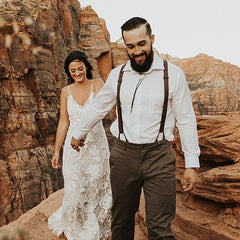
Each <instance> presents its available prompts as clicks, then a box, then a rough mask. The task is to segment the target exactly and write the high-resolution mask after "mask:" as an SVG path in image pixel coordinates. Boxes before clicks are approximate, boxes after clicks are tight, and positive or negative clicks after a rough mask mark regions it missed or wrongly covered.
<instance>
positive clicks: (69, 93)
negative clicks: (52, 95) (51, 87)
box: [68, 85, 71, 96]
mask: <svg viewBox="0 0 240 240" xmlns="http://www.w3.org/2000/svg"><path fill="white" fill-rule="evenodd" d="M70 95H71V92H70V85H68V96H70Z"/></svg>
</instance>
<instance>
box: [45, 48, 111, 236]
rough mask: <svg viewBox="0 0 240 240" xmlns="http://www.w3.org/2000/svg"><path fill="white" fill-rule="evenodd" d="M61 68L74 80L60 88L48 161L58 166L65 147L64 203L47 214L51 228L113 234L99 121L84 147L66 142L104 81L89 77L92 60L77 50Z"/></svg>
mask: <svg viewBox="0 0 240 240" xmlns="http://www.w3.org/2000/svg"><path fill="white" fill-rule="evenodd" d="M64 67H65V72H66V73H67V75H68V76H69V78H70V79H71V81H72V84H70V85H68V86H66V87H64V88H63V89H62V91H61V99H60V118H59V123H58V128H57V133H56V142H55V149H54V154H53V157H52V167H53V168H56V169H57V168H59V167H60V165H59V151H60V149H61V147H62V144H63V142H64V139H65V143H64V148H63V165H62V172H63V177H64V198H63V202H62V206H61V207H60V208H59V209H58V210H57V211H56V212H54V213H53V214H52V215H51V216H50V217H49V219H48V224H49V228H50V229H51V230H52V231H53V232H54V233H55V234H56V235H57V236H60V235H61V234H62V233H64V235H65V236H66V238H67V239H68V240H86V239H87V240H98V239H99V240H105V239H108V238H109V237H110V234H111V210H110V208H111V204H112V195H111V187H110V179H109V174H110V168H109V148H108V142H107V138H106V134H105V131H104V128H103V125H102V122H101V121H100V122H99V123H98V124H96V126H95V127H94V128H93V130H92V131H91V132H90V133H89V134H88V135H87V137H86V139H85V141H84V144H85V145H84V147H82V148H81V150H80V151H79V152H77V151H75V150H74V149H73V148H72V147H71V145H70V143H71V137H72V134H71V133H72V131H73V129H75V128H76V126H77V124H78V121H79V119H80V116H81V113H82V111H83V110H84V109H85V108H87V107H88V105H89V104H91V102H92V100H93V99H94V97H95V96H96V95H97V93H98V91H99V90H100V89H101V87H102V86H103V81H102V80H92V72H91V71H92V66H91V64H90V63H89V62H88V60H87V56H86V55H85V54H84V53H83V52H80V51H73V52H71V53H70V54H69V55H68V56H67V58H66V60H65V65H64Z"/></svg>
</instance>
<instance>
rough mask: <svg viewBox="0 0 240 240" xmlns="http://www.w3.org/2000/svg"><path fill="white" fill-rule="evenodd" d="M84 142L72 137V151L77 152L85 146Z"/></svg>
mask: <svg viewBox="0 0 240 240" xmlns="http://www.w3.org/2000/svg"><path fill="white" fill-rule="evenodd" d="M84 141H85V139H81V140H77V139H75V138H74V137H72V140H71V146H72V148H73V149H74V150H76V151H77V152H79V151H80V147H83V146H84V145H85V143H84Z"/></svg>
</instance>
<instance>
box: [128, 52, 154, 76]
mask: <svg viewBox="0 0 240 240" xmlns="http://www.w3.org/2000/svg"><path fill="white" fill-rule="evenodd" d="M141 55H145V57H146V58H145V61H144V62H143V63H142V64H137V62H136V61H135V58H134V57H133V58H131V57H130V56H129V55H128V57H129V59H130V63H131V67H132V69H133V70H135V71H136V72H140V73H143V72H147V71H148V70H149V69H150V67H151V66H152V62H153V50H152V47H151V51H150V53H149V54H148V55H147V54H146V53H145V52H144V53H141V54H140V56H141Z"/></svg>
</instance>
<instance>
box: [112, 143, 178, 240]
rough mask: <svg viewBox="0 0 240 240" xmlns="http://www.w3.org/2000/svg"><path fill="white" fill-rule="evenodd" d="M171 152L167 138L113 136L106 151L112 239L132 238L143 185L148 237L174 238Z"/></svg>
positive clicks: (156, 238)
mask: <svg viewBox="0 0 240 240" xmlns="http://www.w3.org/2000/svg"><path fill="white" fill-rule="evenodd" d="M175 161H176V158H175V155H174V153H173V151H172V149H171V148H170V143H169V142H168V141H167V140H162V141H160V142H154V143H150V144H133V143H129V142H123V141H121V140H119V139H117V138H116V139H115V143H114V146H113V148H112V150H111V155H110V166H111V175H110V178H111V186H112V193H113V206H112V240H133V239H134V228H135V213H136V212H137V210H138V208H139V201H140V194H141V190H142V188H143V191H144V197H145V210H146V224H147V229H148V238H149V240H160V239H164V240H168V239H169V240H170V239H174V235H173V232H172V230H171V222H172V220H173V219H174V217H175V211H176V175H175Z"/></svg>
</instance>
